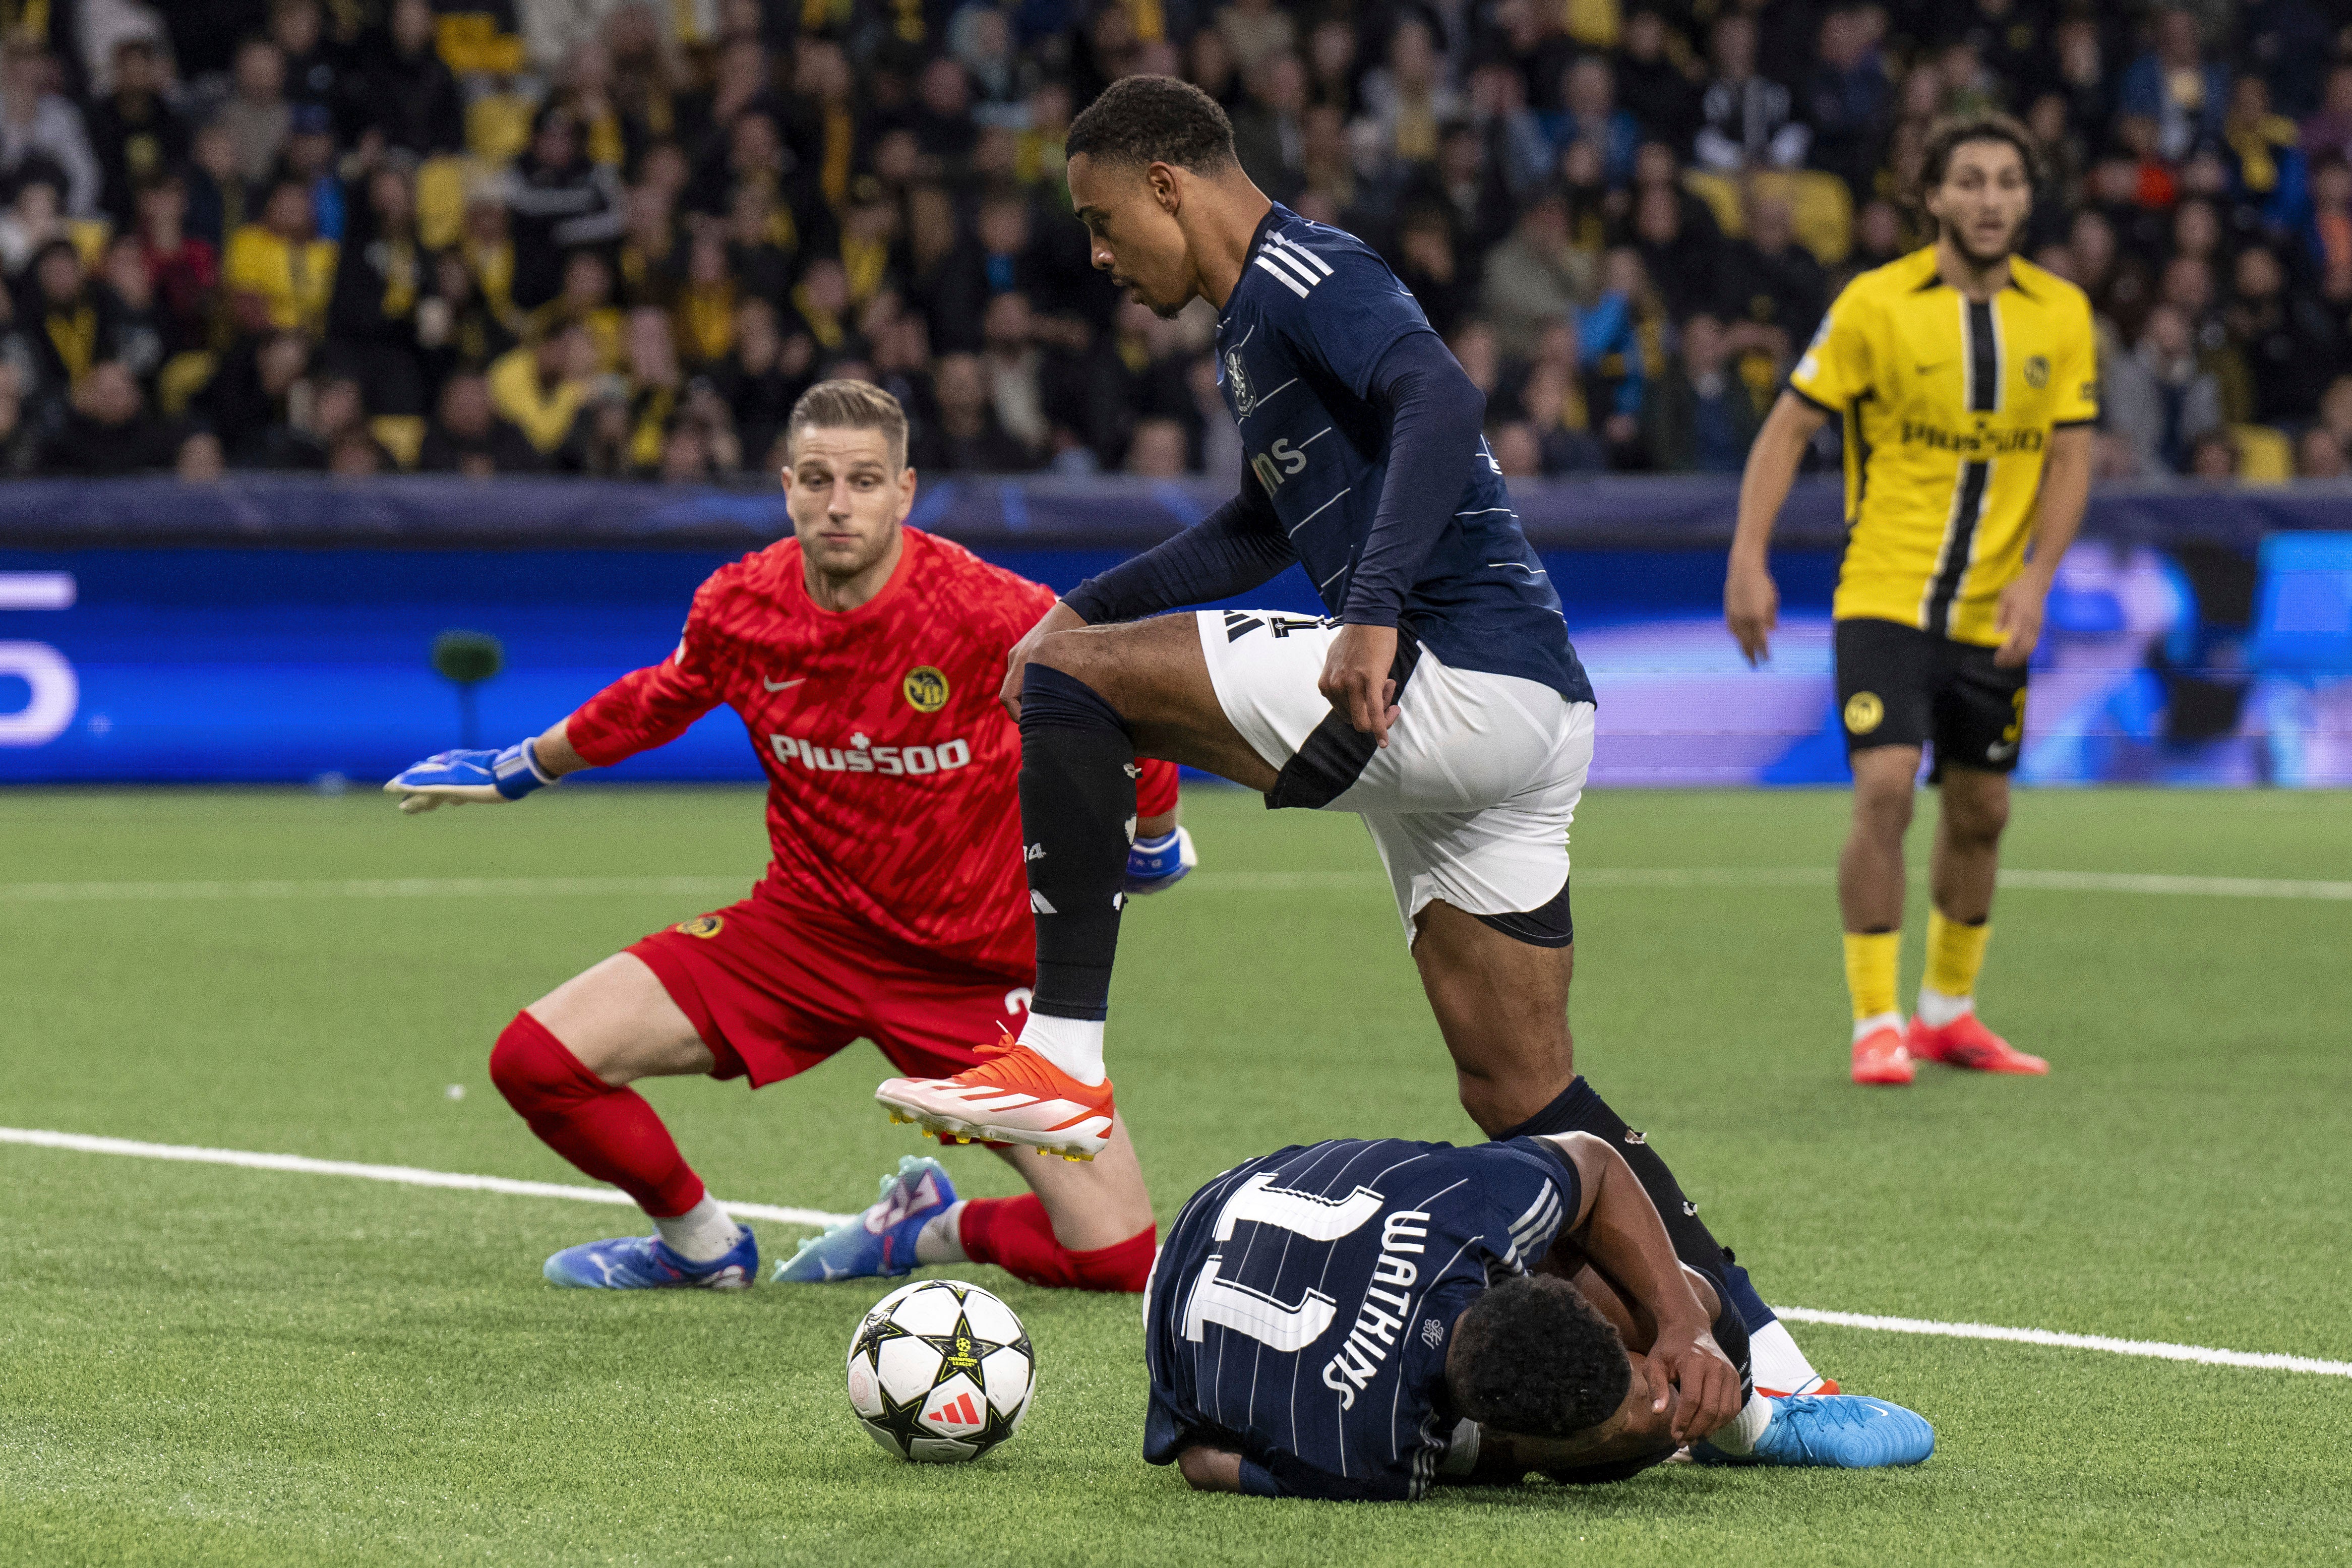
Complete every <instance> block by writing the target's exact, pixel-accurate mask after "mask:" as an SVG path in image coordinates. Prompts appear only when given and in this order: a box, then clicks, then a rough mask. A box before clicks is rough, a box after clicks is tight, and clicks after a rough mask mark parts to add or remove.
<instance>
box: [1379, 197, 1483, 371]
mask: <svg viewBox="0 0 2352 1568" xmlns="http://www.w3.org/2000/svg"><path fill="white" fill-rule="evenodd" d="M1394 265H1395V267H1396V275H1397V278H1398V280H1399V281H1401V282H1402V283H1403V284H1404V286H1405V287H1406V288H1407V289H1412V297H1413V299H1414V300H1416V301H1418V302H1419V304H1420V306H1421V310H1422V313H1423V315H1425V316H1427V317H1428V318H1429V324H1430V325H1431V326H1432V327H1433V328H1435V329H1436V330H1437V332H1438V335H1439V336H1441V337H1443V336H1446V335H1448V334H1450V333H1451V332H1452V331H1454V323H1455V322H1457V321H1461V320H1462V318H1463V316H1464V314H1465V312H1466V311H1467V310H1469V309H1470V308H1471V305H1472V303H1473V301H1475V300H1476V299H1477V289H1476V284H1475V281H1474V280H1473V279H1472V278H1471V277H1470V276H1469V272H1468V268H1465V266H1464V265H1463V262H1462V258H1461V254H1460V252H1459V250H1458V249H1457V248H1456V247H1455V244H1454V223H1453V221H1452V216H1451V215H1450V214H1449V213H1448V212H1447V211H1446V210H1445V209H1444V208H1443V207H1440V206H1437V205H1433V204H1430V203H1426V202H1424V203H1422V204H1420V205H1415V206H1413V207H1412V208H1411V209H1409V210H1408V211H1407V212H1406V213H1405V214H1404V215H1403V216H1402V217H1401V218H1399V219H1398V221H1397V239H1396V256H1395V258H1394Z"/></svg>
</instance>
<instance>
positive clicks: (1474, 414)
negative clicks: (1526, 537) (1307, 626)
mask: <svg viewBox="0 0 2352 1568" xmlns="http://www.w3.org/2000/svg"><path fill="white" fill-rule="evenodd" d="M1365 392H1366V395H1367V397H1368V399H1369V400H1370V403H1371V404H1372V405H1373V406H1374V407H1375V408H1377V409H1379V410H1380V411H1381V418H1382V420H1383V421H1384V422H1385V423H1386V425H1387V426H1388V447H1387V450H1388V477H1387V479H1384V480H1383V481H1382V482H1381V503H1380V507H1379V510H1376V511H1375V512H1374V513H1373V514H1372V527H1371V531H1370V533H1369V534H1367V535H1366V536H1365V538H1364V553H1363V556H1362V558H1361V559H1360V560H1359V561H1358V562H1357V563H1356V571H1355V575H1354V576H1353V577H1351V578H1349V583H1348V598H1347V603H1346V604H1344V605H1341V606H1340V612H1339V619H1340V621H1341V622H1342V623H1343V625H1342V626H1341V628H1340V631H1339V636H1338V637H1335V638H1333V639H1332V643H1331V651H1330V653H1329V655H1328V656H1327V657H1326V658H1325V659H1324V662H1323V677H1322V679H1321V681H1320V682H1318V685H1319V688H1320V689H1321V690H1322V693H1323V696H1324V699H1325V700H1327V701H1328V702H1329V703H1330V704H1331V706H1332V707H1333V708H1334V709H1336V710H1339V712H1341V713H1344V714H1346V715H1347V717H1348V721H1349V723H1350V724H1352V725H1354V726H1355V728H1356V730H1357V731H1358V732H1359V733H1360V734H1368V735H1370V736H1371V737H1373V739H1374V740H1375V741H1376V742H1378V743H1379V744H1381V745H1383V746H1385V745H1387V744H1388V743H1389V725H1390V723H1391V721H1393V720H1394V718H1395V716H1396V709H1395V697H1396V683H1395V682H1394V681H1393V680H1391V679H1389V671H1390V670H1391V668H1393V667H1394V665H1395V663H1396V643H1397V616H1398V615H1399V613H1400V612H1401V611H1402V609H1403V607H1404V596H1405V594H1406V593H1407V591H1409V590H1410V589H1411V588H1412V584H1413V579H1414V578H1416V577H1418V576H1419V575H1420V574H1421V566H1422V563H1423V562H1424V561H1426V560H1428V559H1429V552H1430V551H1431V550H1432V549H1433V548H1434V547H1435V546H1436V543H1437V541H1438V539H1439V537H1440V536H1441V535H1443V534H1444V531H1445V530H1446V527H1447V525H1448V524H1450V523H1451V522H1452V521H1454V506H1455V505H1456V504H1457V503H1458V501H1459V499H1460V497H1461V495H1462V491H1463V489H1465V487H1466V486H1467V485H1468V484H1469V482H1470V465H1471V464H1472V463H1474V462H1476V461H1478V460H1479V453H1478V437H1479V432H1480V430H1481V429H1482V428H1484V426H1485V421H1486V394H1485V393H1483V392H1480V391H1479V390H1478V386H1477V384H1476V383H1475V382H1473V381H1472V380H1471V379H1470V377H1469V376H1468V374H1465V372H1464V371H1463V369H1462V365H1461V362H1460V361H1458V360H1456V359H1455V358H1454V355H1453V354H1452V353H1451V352H1449V351H1448V350H1447V348H1446V346H1445V344H1444V341H1443V340H1441V339H1440V338H1439V337H1438V335H1437V334H1436V333H1435V332H1433V331H1417V332H1408V333H1406V334H1405V335H1404V336H1402V337H1401V338H1398V339H1397V340H1396V341H1395V342H1393V343H1391V345H1390V346H1389V348H1388V351H1387V352H1386V353H1383V354H1381V357H1380V360H1379V363H1377V364H1376V365H1375V366H1374V368H1373V370H1372V372H1371V375H1370V381H1369V383H1368V384H1367V386H1366V388H1365Z"/></svg>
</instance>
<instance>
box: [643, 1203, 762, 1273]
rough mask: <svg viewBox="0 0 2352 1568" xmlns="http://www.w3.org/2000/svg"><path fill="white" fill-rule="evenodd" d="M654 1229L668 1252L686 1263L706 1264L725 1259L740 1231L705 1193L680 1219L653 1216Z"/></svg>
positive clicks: (676, 1217)
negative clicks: (665, 1243)
mask: <svg viewBox="0 0 2352 1568" xmlns="http://www.w3.org/2000/svg"><path fill="white" fill-rule="evenodd" d="M654 1228H655V1229H656V1230H657V1231H659V1232H661V1238H662V1239H663V1240H664V1241H667V1242H668V1243H669V1249H670V1250H671V1251H672V1252H675V1253H677V1255H678V1256H679V1257H680V1258H685V1259H686V1260H687V1261H688V1263H709V1262H711V1261H713V1260H715V1259H717V1258H724V1257H726V1256H727V1254H728V1252H729V1250H730V1248H732V1247H734V1245H735V1242H736V1238H737V1237H739V1236H740V1234H741V1227H740V1226H737V1225H736V1223H735V1221H734V1220H733V1219H732V1218H731V1217H730V1215H728V1213H727V1211H726V1210H725V1209H723V1208H720V1207H719V1200H718V1199H717V1198H714V1197H712V1196H711V1195H710V1194H709V1193H705V1194H702V1201H701V1202H700V1203H698V1204H697V1205H694V1206H693V1207H692V1208H690V1209H688V1210H687V1211H686V1212H685V1213H684V1214H682V1215H676V1216H674V1217H672V1218H669V1219H663V1218H662V1217H661V1216H659V1215H656V1216H655V1217H654Z"/></svg>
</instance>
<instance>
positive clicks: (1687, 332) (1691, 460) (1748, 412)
mask: <svg viewBox="0 0 2352 1568" xmlns="http://www.w3.org/2000/svg"><path fill="white" fill-rule="evenodd" d="M1760 423H1761V421H1760V420H1759V417H1758V416H1757V413H1756V400H1755V399H1754V398H1753V397H1751V396H1750V395H1748V387H1747V384H1745V383H1744V382H1742V381H1741V380H1740V378H1739V374H1738V370H1737V369H1736V368H1735V367H1734V366H1733V364H1732V363H1731V348H1730V343H1729V341H1728V339H1727V337H1726V336H1725V334H1724V330H1723V323H1722V322H1720V321H1717V320H1716V319H1715V318H1714V317H1713V316H1708V315H1697V316H1693V317H1692V318H1690V320H1688V321H1685V322H1684V323H1683V327H1682V342H1680V344H1679V345H1678V346H1677V347H1676V350H1675V356H1674V360H1673V363H1671V365H1670V366H1669V368H1668V369H1667V371H1666V374H1664V375H1663V376H1661V377H1660V378H1659V381H1658V384H1657V385H1656V386H1655V387H1654V388H1652V389H1651V392H1650V395H1649V396H1648V397H1647V398H1646V399H1645V400H1644V403H1643V440H1644V442H1645V443H1646V444H1647V447H1648V449H1649V456H1650V465H1651V467H1653V468H1655V469H1657V470H1658V471H1659V472H1661V473H1674V474H1687V473H1697V474H1736V473H1738V472H1739V470H1740V469H1741V468H1742V467H1743V466H1744V465H1745V464H1746V462H1747V460H1748V444H1749V443H1750V442H1751V441H1753V440H1754V439H1755V438H1756V431H1757V428H1758V426H1759V424H1760Z"/></svg>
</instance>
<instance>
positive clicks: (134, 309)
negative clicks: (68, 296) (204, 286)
mask: <svg viewBox="0 0 2352 1568" xmlns="http://www.w3.org/2000/svg"><path fill="white" fill-rule="evenodd" d="M97 292H98V311H99V322H100V327H99V357H100V359H101V360H112V361H114V362H116V363H119V364H121V366H122V367H123V368H124V369H125V370H128V371H129V372H130V373H131V376H132V377H133V378H134V379H135V380H136V381H137V382H138V383H139V387H140V391H141V393H142V395H152V393H153V392H154V390H155V375H156V373H157V372H158V371H160V370H162V369H163V358H164V355H165V354H166V353H168V352H169V347H168V344H169V336H168V334H169V332H170V331H171V325H170V323H169V322H168V321H166V320H165V318H164V315H163V310H162V308H161V306H160V304H159V302H158V300H157V299H156V296H155V282H154V279H153V277H152V274H150V273H149V272H148V270H147V258H146V256H145V255H144V254H143V253H142V251H141V249H140V246H139V238H138V237H137V236H136V235H129V234H121V235H117V236H115V237H113V238H112V239H110V240H108V241H107V242H106V249H105V251H104V252H103V254H102V256H101V258H100V265H99V286H98V290H97Z"/></svg>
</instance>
